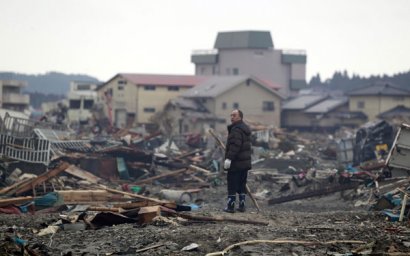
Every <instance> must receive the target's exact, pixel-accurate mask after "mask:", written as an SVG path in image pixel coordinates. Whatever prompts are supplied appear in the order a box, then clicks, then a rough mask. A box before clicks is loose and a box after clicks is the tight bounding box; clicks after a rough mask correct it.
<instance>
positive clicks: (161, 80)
mask: <svg viewBox="0 0 410 256" xmlns="http://www.w3.org/2000/svg"><path fill="white" fill-rule="evenodd" d="M118 76H120V77H122V78H124V79H126V80H127V81H129V82H131V83H133V84H136V85H158V86H183V87H193V86H195V85H197V84H198V83H200V82H202V81H205V80H206V79H208V77H206V76H193V75H161V74H138V73H118V74H116V75H115V76H114V77H112V78H111V79H110V80H108V81H107V82H105V83H103V84H101V85H100V86H99V87H98V88H97V90H99V89H101V88H102V87H104V86H105V85H106V84H108V83H110V82H111V81H112V80H113V79H115V78H117V77H118Z"/></svg>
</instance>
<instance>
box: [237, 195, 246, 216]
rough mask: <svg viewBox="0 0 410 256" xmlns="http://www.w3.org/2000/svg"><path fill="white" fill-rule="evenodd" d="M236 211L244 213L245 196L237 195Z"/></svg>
mask: <svg viewBox="0 0 410 256" xmlns="http://www.w3.org/2000/svg"><path fill="white" fill-rule="evenodd" d="M238 211H240V212H245V194H239V207H238Z"/></svg>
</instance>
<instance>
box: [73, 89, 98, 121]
mask: <svg viewBox="0 0 410 256" xmlns="http://www.w3.org/2000/svg"><path fill="white" fill-rule="evenodd" d="M96 89H97V84H96V83H92V82H84V81H73V82H71V83H70V91H69V92H68V95H67V98H68V112H67V115H68V122H70V123H80V124H81V123H86V122H88V121H89V120H90V119H91V118H92V112H91V109H92V107H93V106H94V104H95V102H96V101H97V92H96Z"/></svg>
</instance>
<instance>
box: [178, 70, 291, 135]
mask: <svg viewBox="0 0 410 256" xmlns="http://www.w3.org/2000/svg"><path fill="white" fill-rule="evenodd" d="M276 89H277V88H276V87H275V85H274V84H271V83H266V82H264V81H261V80H259V79H258V78H256V77H253V76H214V77H211V78H209V79H208V80H206V81H204V82H202V83H200V84H198V85H197V86H195V87H194V88H192V89H190V90H187V91H186V92H184V93H182V95H181V96H182V97H184V98H186V99H191V100H195V101H196V102H198V103H200V104H201V105H203V106H204V107H205V108H206V109H207V110H208V112H209V113H211V114H212V115H213V116H215V117H218V119H215V121H214V122H212V123H211V122H210V127H211V128H213V129H215V130H217V131H226V125H227V124H229V123H230V114H231V112H232V110H234V109H241V110H243V111H244V113H245V120H248V121H252V122H260V123H262V124H266V125H273V126H276V127H280V119H281V117H280V114H281V105H282V100H283V98H284V97H283V96H282V95H281V94H280V93H278V92H277V90H276ZM219 119H222V122H221V120H219ZM223 119H224V120H223ZM186 121H188V120H186ZM181 122H182V123H183V122H184V120H182V121H181ZM188 122H189V121H188Z"/></svg>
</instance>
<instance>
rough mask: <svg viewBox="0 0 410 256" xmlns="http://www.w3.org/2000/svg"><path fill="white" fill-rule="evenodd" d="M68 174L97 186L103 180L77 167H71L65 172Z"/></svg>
mask: <svg viewBox="0 0 410 256" xmlns="http://www.w3.org/2000/svg"><path fill="white" fill-rule="evenodd" d="M64 171H65V172H66V173H68V174H71V175H73V176H75V177H77V178H80V179H83V180H86V181H89V182H91V183H93V184H97V183H98V182H100V181H101V180H102V179H101V178H100V177H97V176H95V175H94V174H92V173H91V172H88V171H86V170H83V169H81V168H79V167H77V166H75V165H70V166H69V167H68V168H67V169H65V170H64Z"/></svg>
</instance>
